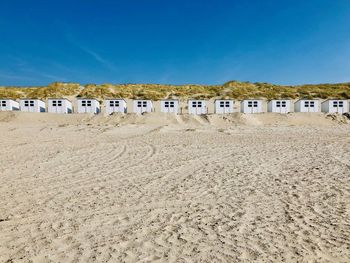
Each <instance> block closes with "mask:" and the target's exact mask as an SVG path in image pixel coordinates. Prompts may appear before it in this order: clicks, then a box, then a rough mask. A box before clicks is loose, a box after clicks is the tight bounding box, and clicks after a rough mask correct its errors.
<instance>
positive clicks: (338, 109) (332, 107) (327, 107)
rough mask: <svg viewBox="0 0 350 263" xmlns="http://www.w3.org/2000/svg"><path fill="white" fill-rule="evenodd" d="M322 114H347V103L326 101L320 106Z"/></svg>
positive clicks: (345, 101) (343, 101)
mask: <svg viewBox="0 0 350 263" xmlns="http://www.w3.org/2000/svg"><path fill="white" fill-rule="evenodd" d="M321 110H322V112H328V113H340V114H343V113H345V112H349V103H348V101H347V100H326V101H324V102H322V104H321Z"/></svg>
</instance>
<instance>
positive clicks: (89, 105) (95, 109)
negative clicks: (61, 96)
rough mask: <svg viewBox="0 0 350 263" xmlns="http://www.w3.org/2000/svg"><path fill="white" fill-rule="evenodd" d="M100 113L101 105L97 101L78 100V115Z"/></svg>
mask: <svg viewBox="0 0 350 263" xmlns="http://www.w3.org/2000/svg"><path fill="white" fill-rule="evenodd" d="M100 111H101V109H100V103H99V102H98V101H97V100H95V99H78V100H77V112H78V113H94V114H97V113H99V112H100Z"/></svg>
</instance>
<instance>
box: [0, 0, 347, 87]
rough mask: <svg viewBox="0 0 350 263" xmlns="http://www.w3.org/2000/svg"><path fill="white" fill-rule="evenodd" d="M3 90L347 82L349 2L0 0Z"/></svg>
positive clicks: (0, 55)
mask: <svg viewBox="0 0 350 263" xmlns="http://www.w3.org/2000/svg"><path fill="white" fill-rule="evenodd" d="M0 62H1V63H0V85H46V84H48V83H51V82H53V81H65V82H79V83H82V84H87V83H163V84H184V83H193V84H196V83H197V84H221V83H224V82H226V81H229V80H239V81H251V82H271V83H276V84H302V83H326V82H327V83H329V82H347V81H350V1H349V0H264V1H262V0H246V1H242V0H239V1H238V0H69V1H68V0H59V1H58V0H45V1H44V0H32V1H31V0H22V1H20V0H1V2H0Z"/></svg>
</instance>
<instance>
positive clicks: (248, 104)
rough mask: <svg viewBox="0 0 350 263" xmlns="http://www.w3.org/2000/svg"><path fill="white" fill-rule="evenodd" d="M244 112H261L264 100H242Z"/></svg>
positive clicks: (242, 110)
mask: <svg viewBox="0 0 350 263" xmlns="http://www.w3.org/2000/svg"><path fill="white" fill-rule="evenodd" d="M241 112H242V113H261V112H263V110H262V100H242V102H241Z"/></svg>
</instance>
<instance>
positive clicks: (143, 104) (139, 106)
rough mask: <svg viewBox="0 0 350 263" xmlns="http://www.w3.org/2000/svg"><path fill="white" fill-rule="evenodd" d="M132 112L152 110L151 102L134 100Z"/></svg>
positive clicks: (138, 112) (139, 112)
mask: <svg viewBox="0 0 350 263" xmlns="http://www.w3.org/2000/svg"><path fill="white" fill-rule="evenodd" d="M133 106H134V113H137V114H142V113H144V112H152V109H153V103H152V101H151V100H134V104H133Z"/></svg>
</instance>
